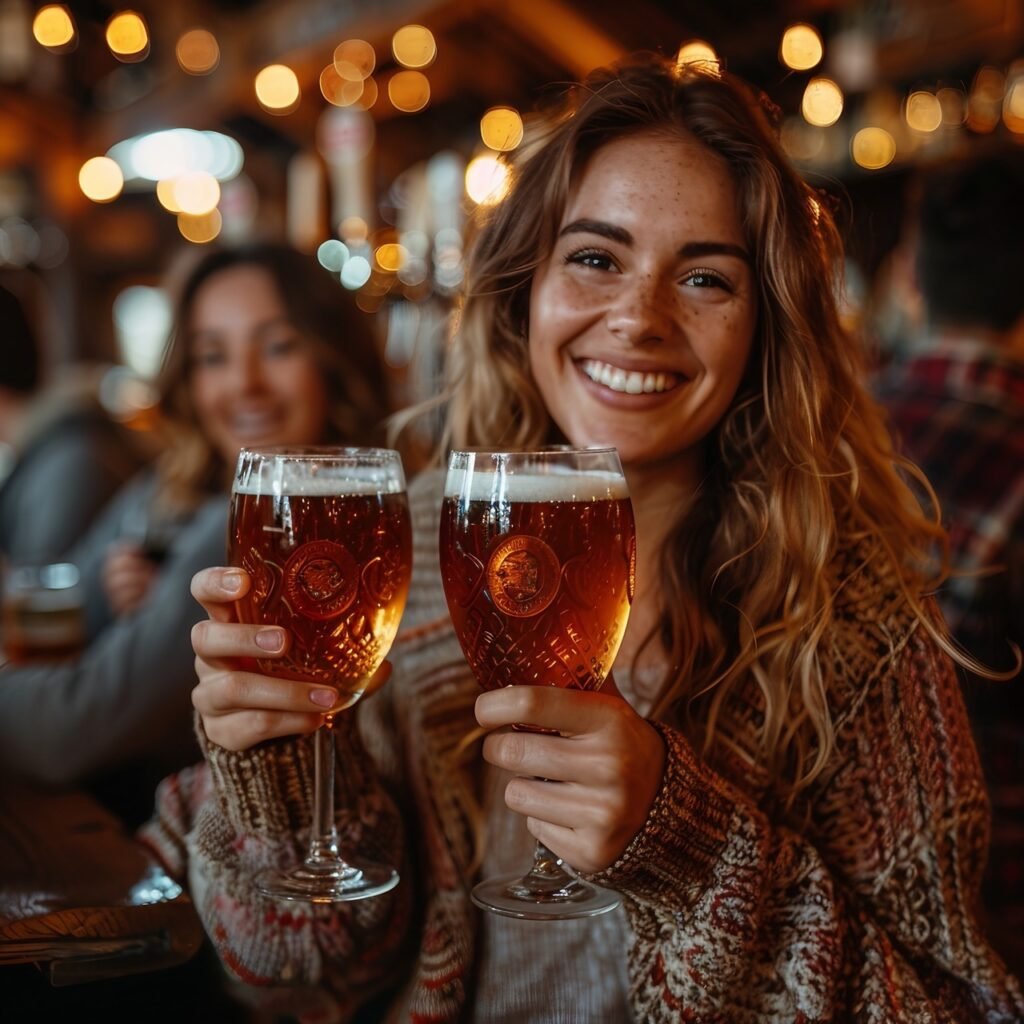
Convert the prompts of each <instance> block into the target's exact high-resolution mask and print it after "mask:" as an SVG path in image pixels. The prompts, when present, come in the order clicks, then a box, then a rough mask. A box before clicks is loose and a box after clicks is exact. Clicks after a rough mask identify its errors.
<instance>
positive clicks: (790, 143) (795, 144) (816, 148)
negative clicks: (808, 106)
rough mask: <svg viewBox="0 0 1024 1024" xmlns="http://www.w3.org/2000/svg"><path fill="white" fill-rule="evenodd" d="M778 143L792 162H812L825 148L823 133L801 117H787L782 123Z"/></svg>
mask: <svg viewBox="0 0 1024 1024" xmlns="http://www.w3.org/2000/svg"><path fill="white" fill-rule="evenodd" d="M779 141H780V142H781V143H782V148H783V149H784V150H785V151H786V152H787V153H788V154H789V156H790V157H791V158H792V159H793V160H813V159H814V158H815V157H817V156H820V155H821V151H822V150H823V149H824V148H825V133H824V132H823V131H822V129H821V128H816V127H815V126H814V125H810V124H808V123H807V122H806V121H805V120H804V119H803V118H802V117H796V116H793V117H787V118H786V120H785V121H783V122H782V130H781V131H780V132H779Z"/></svg>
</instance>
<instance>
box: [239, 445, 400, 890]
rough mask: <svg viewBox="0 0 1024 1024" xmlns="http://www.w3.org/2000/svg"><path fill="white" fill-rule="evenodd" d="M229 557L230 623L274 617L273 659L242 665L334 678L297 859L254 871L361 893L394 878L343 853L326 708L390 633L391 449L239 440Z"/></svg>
mask: <svg viewBox="0 0 1024 1024" xmlns="http://www.w3.org/2000/svg"><path fill="white" fill-rule="evenodd" d="M228 534H229V561H230V563H231V564H232V565H236V566H240V567H241V568H243V569H245V571H246V572H247V573H248V574H249V576H250V579H251V584H250V587H249V591H248V593H247V594H246V595H245V597H244V598H242V599H241V600H239V601H238V602H237V609H238V617H239V620H240V621H241V622H248V623H256V624H260V625H275V626H282V627H284V628H285V629H287V630H288V631H289V633H290V634H291V638H292V642H291V646H290V648H289V649H288V653H287V654H286V655H285V656H284V657H282V658H267V659H263V658H257V659H254V665H253V666H252V667H253V670H254V671H258V672H262V673H265V674H266V675H273V676H279V677H284V678H287V679H298V680H303V681H306V682H311V683H323V684H326V685H328V686H331V687H334V688H335V689H337V690H338V692H339V694H340V699H339V701H338V704H337V705H336V706H335V707H333V708H331V710H330V712H328V714H327V715H326V716H325V720H324V724H323V725H322V726H321V727H320V728H319V729H318V730H317V731H316V733H315V740H314V743H315V753H314V758H315V775H314V786H313V788H314V792H313V822H312V833H311V836H310V844H309V850H308V853H307V855H306V859H305V861H304V862H303V863H302V864H300V865H298V866H297V867H295V868H293V869H292V870H291V871H286V872H281V873H278V872H264V873H263V874H261V875H259V876H258V877H257V880H256V884H257V887H258V888H259V889H260V891H261V892H264V893H266V894H267V895H268V896H273V897H276V898H278V899H284V900H300V901H304V902H312V903H336V902H344V901H348V900H359V899H365V898H367V897H370V896H378V895H380V894H381V893H385V892H388V891H389V890H390V889H393V888H394V887H395V886H396V885H397V884H398V872H397V871H395V869H394V868H392V867H390V866H388V865H382V864H371V863H366V862H356V861H354V860H351V859H350V860H346V859H345V858H344V857H342V855H341V852H340V849H339V836H338V832H337V828H336V826H335V822H334V769H335V764H334V732H333V731H332V727H333V724H334V715H335V714H336V713H337V712H339V711H342V710H343V709H345V708H348V707H351V706H352V705H353V704H355V703H356V701H358V700H359V698H360V697H361V696H362V695H363V692H364V691H365V689H366V688H367V686H368V684H369V681H370V679H371V678H372V676H373V675H374V673H375V672H376V671H377V669H378V668H379V667H380V665H381V663H382V662H383V661H384V657H385V655H386V654H387V653H388V650H389V649H390V647H391V644H392V643H393V641H394V639H395V634H396V633H397V632H398V624H399V620H400V619H401V617H402V611H403V609H404V608H405V601H406V597H407V596H408V592H409V578H410V574H411V564H412V532H411V527H410V522H409V505H408V500H407V497H406V493H405V477H404V474H403V472H402V462H401V459H400V457H399V455H398V453H397V452H393V451H389V450H387V449H378V448H270V449H264V450H262V451H249V450H246V449H243V450H242V452H241V453H240V455H239V457H238V466H237V470H236V473H235V482H234V486H233V488H232V496H231V519H230V524H229V528H228Z"/></svg>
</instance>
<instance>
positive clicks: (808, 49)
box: [779, 23, 825, 71]
mask: <svg viewBox="0 0 1024 1024" xmlns="http://www.w3.org/2000/svg"><path fill="white" fill-rule="evenodd" d="M824 53H825V49H824V47H823V46H822V45H821V36H820V35H818V30H817V29H816V28H814V26H813V25H805V24H802V23H801V24H797V25H790V26H789V28H787V29H786V31H785V32H784V33H783V35H782V43H781V44H780V46H779V60H781V61H782V63H783V64H785V65H786V67H787V68H792V69H793V70H794V71H807V70H809V69H810V68H813V67H814V66H815V65H817V64H818V63H819V62H820V61H821V58H822V56H823V55H824Z"/></svg>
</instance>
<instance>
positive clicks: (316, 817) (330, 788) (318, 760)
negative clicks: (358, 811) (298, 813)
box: [307, 725, 339, 862]
mask: <svg viewBox="0 0 1024 1024" xmlns="http://www.w3.org/2000/svg"><path fill="white" fill-rule="evenodd" d="M313 744H314V747H313V749H314V776H313V826H312V833H311V835H310V840H309V856H308V857H307V861H313V862H315V861H322V860H332V861H336V860H337V859H338V858H339V853H338V830H337V828H336V827H335V824H334V767H335V765H334V730H333V729H332V728H331V727H330V726H327V725H322V726H320V728H319V729H317V731H316V733H315V735H314V739H313Z"/></svg>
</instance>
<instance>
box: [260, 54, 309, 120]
mask: <svg viewBox="0 0 1024 1024" xmlns="http://www.w3.org/2000/svg"><path fill="white" fill-rule="evenodd" d="M300 96H301V91H300V89H299V79H298V77H297V76H296V74H295V72H294V71H292V69H291V68H290V67H288V66H287V65H285V64H271V65H269V66H268V67H265V68H264V69H263V70H262V71H260V73H259V74H258V75H257V76H256V98H257V99H258V100H259V101H260V106H262V107H263V109H264V110H267V111H269V112H270V113H272V114H287V113H289V112H290V111H292V110H294V109H295V107H296V106H298V103H299V97H300Z"/></svg>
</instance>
